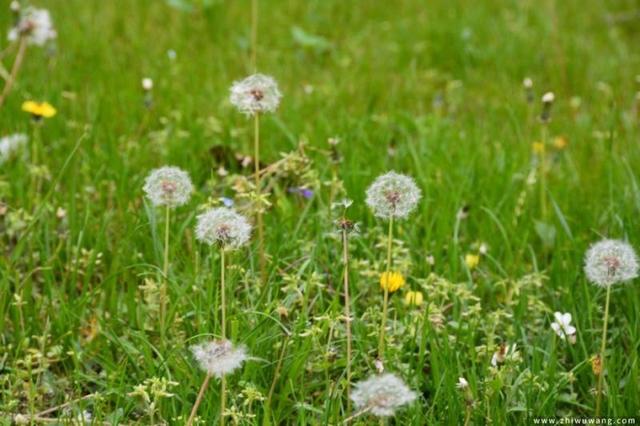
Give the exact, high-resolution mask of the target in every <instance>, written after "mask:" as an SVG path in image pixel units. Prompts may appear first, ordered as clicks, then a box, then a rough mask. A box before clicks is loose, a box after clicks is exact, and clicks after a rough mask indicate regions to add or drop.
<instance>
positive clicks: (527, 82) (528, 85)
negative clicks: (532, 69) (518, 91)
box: [522, 77, 533, 89]
mask: <svg viewBox="0 0 640 426" xmlns="http://www.w3.org/2000/svg"><path fill="white" fill-rule="evenodd" d="M522 85H523V86H524V87H525V89H531V88H532V87H533V80H531V78H529V77H526V78H525V79H524V80H522Z"/></svg>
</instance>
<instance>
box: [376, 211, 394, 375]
mask: <svg viewBox="0 0 640 426" xmlns="http://www.w3.org/2000/svg"><path fill="white" fill-rule="evenodd" d="M392 242H393V216H391V218H390V219H389V234H388V238H387V268H386V272H387V274H386V279H387V282H386V285H384V302H383V305H382V322H381V323H380V340H379V342H378V359H379V360H380V361H381V362H382V363H384V334H385V328H386V324H387V310H388V305H389V283H390V281H391V280H390V277H389V275H390V273H391V246H392Z"/></svg>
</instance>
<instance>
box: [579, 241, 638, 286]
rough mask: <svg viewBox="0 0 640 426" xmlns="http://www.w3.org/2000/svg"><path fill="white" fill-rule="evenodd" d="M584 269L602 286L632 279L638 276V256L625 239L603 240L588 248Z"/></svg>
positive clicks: (592, 279) (591, 278) (588, 276)
mask: <svg viewBox="0 0 640 426" xmlns="http://www.w3.org/2000/svg"><path fill="white" fill-rule="evenodd" d="M584 271H585V274H586V275H587V279H588V280H589V281H591V282H592V283H593V284H595V285H598V286H600V287H608V286H610V285H612V284H616V283H620V282H625V281H630V280H632V279H634V278H636V277H637V276H638V256H637V255H636V252H635V251H634V250H633V247H631V245H629V244H628V243H626V242H624V241H620V240H602V241H599V242H597V243H595V244H593V245H592V246H591V247H590V248H589V250H587V253H586V255H585V259H584Z"/></svg>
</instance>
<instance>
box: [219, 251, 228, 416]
mask: <svg viewBox="0 0 640 426" xmlns="http://www.w3.org/2000/svg"><path fill="white" fill-rule="evenodd" d="M224 261H225V251H224V247H223V248H222V250H220V305H221V310H222V338H223V339H226V338H227V325H226V324H227V323H226V321H227V315H226V297H225V285H224V284H225V282H224V269H225V262H224ZM226 387H227V382H226V379H225V376H224V375H223V376H222V379H221V389H220V425H222V426H224V409H225V405H226V402H227V401H226V400H227V395H226Z"/></svg>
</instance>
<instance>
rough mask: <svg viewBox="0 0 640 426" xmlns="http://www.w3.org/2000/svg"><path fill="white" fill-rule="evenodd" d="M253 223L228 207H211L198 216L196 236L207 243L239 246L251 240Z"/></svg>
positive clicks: (230, 246) (232, 246)
mask: <svg viewBox="0 0 640 426" xmlns="http://www.w3.org/2000/svg"><path fill="white" fill-rule="evenodd" d="M250 237H251V224H250V223H249V221H248V220H247V218H246V217H244V216H243V215H241V214H239V213H236V211H235V210H233V209H230V208H228V207H217V208H214V209H210V210H208V211H206V212H204V213H202V214H201V215H199V216H198V220H197V224H196V238H197V239H198V240H199V241H201V242H203V243H205V244H209V245H212V244H220V245H221V246H223V247H225V248H238V247H240V246H243V245H244V244H246V243H247V241H249V238H250Z"/></svg>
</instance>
